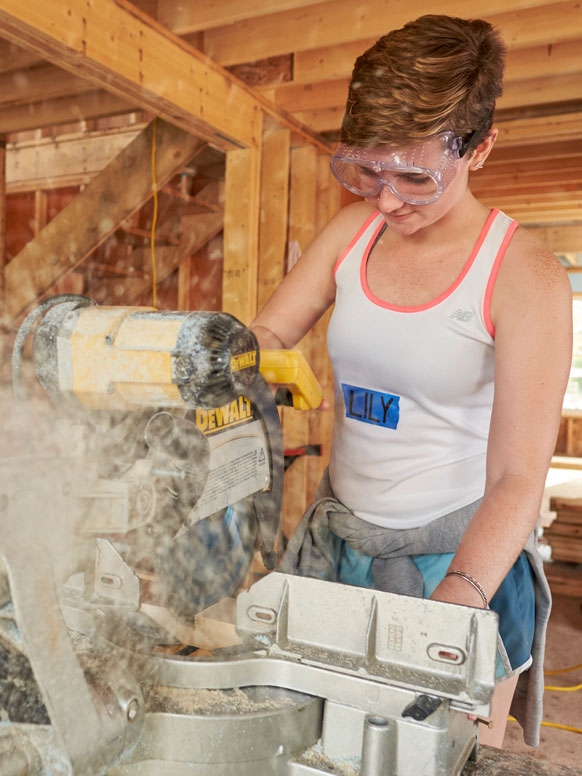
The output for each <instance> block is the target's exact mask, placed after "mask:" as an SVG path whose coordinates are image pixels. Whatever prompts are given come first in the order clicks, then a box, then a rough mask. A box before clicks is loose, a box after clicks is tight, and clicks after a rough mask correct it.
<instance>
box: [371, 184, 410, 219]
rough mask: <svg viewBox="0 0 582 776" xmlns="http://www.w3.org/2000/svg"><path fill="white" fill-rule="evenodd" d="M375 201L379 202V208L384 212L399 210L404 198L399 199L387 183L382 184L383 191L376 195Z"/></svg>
mask: <svg viewBox="0 0 582 776" xmlns="http://www.w3.org/2000/svg"><path fill="white" fill-rule="evenodd" d="M375 201H376V202H377V203H378V209H379V210H380V211H382V212H384V213H391V212H392V211H393V210H398V208H400V207H402V203H403V200H401V199H399V198H398V197H397V196H396V194H394V192H393V191H392V190H391V189H390V188H389V187H388V186H386V185H385V186H382V191H381V192H380V193H379V194H378V195H377V196H376V198H375Z"/></svg>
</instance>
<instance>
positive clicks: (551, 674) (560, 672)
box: [544, 663, 582, 676]
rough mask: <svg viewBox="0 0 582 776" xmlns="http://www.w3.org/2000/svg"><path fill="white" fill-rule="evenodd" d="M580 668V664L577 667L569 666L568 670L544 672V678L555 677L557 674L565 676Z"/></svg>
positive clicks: (581, 665)
mask: <svg viewBox="0 0 582 776" xmlns="http://www.w3.org/2000/svg"><path fill="white" fill-rule="evenodd" d="M579 668H582V663H580V664H579V665H577V666H570V668H558V669H556V670H555V671H544V674H545V675H546V676H556V675H557V674H567V673H568V672H569V671H577V670H578V669H579Z"/></svg>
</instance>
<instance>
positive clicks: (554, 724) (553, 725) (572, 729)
mask: <svg viewBox="0 0 582 776" xmlns="http://www.w3.org/2000/svg"><path fill="white" fill-rule="evenodd" d="M507 719H508V721H509V722H517V720H516V718H515V717H511V716H509V717H508V718H507ZM542 725H543V726H544V727H551V728H558V730H567V731H569V732H570V733H582V730H581V729H580V728H575V727H571V726H570V725H561V724H560V723H559V722H546V721H545V720H543V721H542Z"/></svg>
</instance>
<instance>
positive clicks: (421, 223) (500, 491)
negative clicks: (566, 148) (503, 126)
mask: <svg viewBox="0 0 582 776" xmlns="http://www.w3.org/2000/svg"><path fill="white" fill-rule="evenodd" d="M504 54H505V49H504V45H503V43H502V41H501V39H500V38H499V36H498V34H497V33H496V31H495V30H494V29H493V28H492V27H491V26H490V25H489V24H488V23H487V22H485V21H482V20H473V21H467V20H463V19H458V18H452V17H448V16H440V15H429V16H423V17H421V18H419V19H417V20H416V21H413V22H410V23H409V24H406V25H405V26H404V27H403V28H402V29H399V30H395V31H392V32H390V33H389V34H387V35H385V36H384V37H382V38H381V39H380V40H379V41H378V42H377V43H376V44H375V45H374V46H373V47H372V48H370V49H369V50H368V51H367V52H366V53H365V54H363V55H362V56H361V57H360V58H359V59H358V60H357V61H356V64H355V67H354V71H353V76H352V80H351V85H350V90H349V96H348V101H347V108H346V113H345V117H344V121H343V125H342V132H341V142H340V144H339V146H338V148H337V150H336V152H335V154H334V156H333V158H332V160H331V165H332V170H333V172H334V174H335V176H336V178H337V179H338V180H339V181H340V183H342V184H343V185H344V186H345V187H346V188H348V189H349V190H350V191H352V192H354V193H355V194H357V195H359V196H361V197H362V201H359V202H356V203H354V204H352V205H349V206H348V207H346V208H344V209H343V210H342V211H341V212H340V213H339V214H338V215H337V216H336V217H335V218H333V219H332V220H331V222H330V223H329V224H328V225H327V226H326V227H325V228H324V230H323V231H322V232H321V234H320V235H319V236H318V237H316V239H315V240H314V241H313V242H312V244H311V245H310V246H309V247H308V248H307V249H306V250H305V252H304V254H303V256H302V257H301V259H300V260H299V262H298V263H297V264H296V266H295V267H294V269H293V270H292V271H291V272H290V273H289V274H288V275H287V276H286V278H285V279H284V281H283V282H282V284H281V285H280V286H279V288H278V289H277V290H276V291H275V293H274V294H273V296H272V297H271V299H270V301H269V302H268V303H267V305H266V306H265V308H264V309H263V310H262V311H261V312H260V314H259V315H258V316H257V318H256V319H255V321H254V322H253V324H252V328H253V330H254V331H255V333H256V335H257V337H258V340H259V344H260V345H261V346H262V347H265V348H272V347H276V348H291V347H293V346H294V345H295V344H296V343H297V342H298V341H299V340H300V339H301V338H302V337H303V336H304V335H305V333H306V332H307V331H308V330H309V329H310V328H311V327H312V326H313V325H314V324H315V322H316V321H317V320H318V319H319V318H320V316H321V315H322V314H323V313H324V312H325V311H326V310H327V309H328V308H329V307H330V306H331V305H334V311H333V315H332V318H331V323H330V326H329V331H328V350H329V354H330V357H331V360H332V364H333V368H334V377H335V416H334V438H333V445H332V450H331V455H330V464H329V477H328V478H327V479H326V481H325V482H324V483H323V485H322V488H323V489H322V490H321V491H320V495H321V494H324V495H328V496H333V497H335V499H337V502H338V506H339V507H340V513H341V514H342V515H343V517H341V519H340V520H339V521H336V523H337V524H338V525H340V531H341V525H343V523H344V522H345V520H346V519H347V520H349V519H351V517H352V516H353V519H354V520H355V521H356V523H357V525H358V530H359V531H360V532H363V534H364V535H365V534H366V527H367V528H369V529H370V532H371V535H372V534H373V535H374V537H376V538H377V537H378V535H379V534H382V531H386V532H387V534H386V535H389V536H393V535H394V531H398V532H403V533H402V536H403V537H407V536H408V535H409V534H407V533H406V532H407V531H411V530H412V531H415V533H414V537H415V540H416V538H417V537H418V536H420V537H421V545H420V546H421V550H420V551H419V550H418V546H419V545H418V544H410V545H409V546H410V547H411V548H416V549H412V550H411V552H410V558H409V560H410V559H411V560H412V562H413V564H414V566H415V567H416V569H418V571H419V572H420V575H421V579H422V585H421V591H420V594H421V595H424V596H426V597H429V596H430V597H431V598H434V599H438V600H441V601H448V602H452V603H456V604H463V605H467V606H474V607H482V606H489V605H490V606H491V608H493V609H495V610H496V611H498V613H499V618H500V634H501V639H502V642H503V644H500V655H499V660H498V672H497V681H498V685H497V687H496V690H495V693H494V699H493V710H492V720H493V723H494V725H493V727H492V728H491V729H484V730H483V731H482V734H481V740H482V741H483V742H485V743H489V744H492V745H497V746H501V743H502V741H503V735H504V731H505V724H506V721H507V714H508V711H509V707H510V704H511V701H512V698H513V696H514V692H515V688H516V684H517V679H518V676H519V675H520V674H521V673H523V672H525V671H526V670H527V669H529V668H530V667H531V666H532V657H531V655H532V654H533V658H534V666H533V667H534V668H536V669H537V674H535V677H537V685H536V681H534V682H533V684H532V682H531V681H530V683H529V689H530V694H529V698H528V700H527V707H528V713H529V719H528V720H527V724H526V725H525V728H526V741H527V742H528V743H531V744H533V745H535V744H537V742H538V735H539V722H540V718H541V694H540V693H541V690H542V689H543V681H542V682H540V681H539V679H540V674H539V671H540V670H541V669H542V668H543V642H544V634H545V625H546V622H547V618H548V616H549V606H550V604H549V600H550V599H549V593H548V589H547V583H545V579H544V577H543V568H542V564H541V562H540V561H539V557H536V554H535V553H536V551H535V546H534V542H533V541H532V540H531V537H532V532H533V531H534V529H535V527H536V523H537V521H538V518H539V512H540V502H541V498H542V493H543V489H544V483H545V477H546V473H547V469H548V466H549V463H550V459H551V455H552V452H553V449H554V445H555V440H556V435H557V430H558V425H559V420H560V413H561V406H562V398H563V394H564V391H565V386H566V383H567V379H568V374H569V369H570V363H571V352H572V350H571V347H572V346H571V320H572V300H571V290H570V285H569V282H568V279H567V276H566V273H565V271H564V270H563V268H562V266H561V265H560V263H559V261H558V260H557V258H556V257H555V256H554V255H553V254H552V253H551V252H550V251H548V250H547V249H546V248H545V247H544V246H543V245H542V244H540V243H539V242H537V241H536V240H535V239H534V238H533V237H531V236H530V235H529V234H528V233H527V232H526V231H525V230H524V229H521V228H519V227H518V225H517V224H516V223H515V222H514V221H512V220H511V219H510V218H508V217H507V216H506V215H505V214H504V213H502V212H500V211H499V210H496V209H493V210H490V209H488V208H486V207H485V206H484V205H482V204H481V203H480V202H479V201H478V200H477V199H476V198H475V197H474V196H473V194H472V193H471V190H470V186H469V179H470V173H472V172H473V171H478V170H479V169H480V168H481V167H483V165H484V164H485V162H486V161H487V157H488V156H489V154H490V153H491V150H492V148H493V145H494V142H495V139H496V137H497V130H495V129H492V120H493V111H494V107H495V100H496V98H497V97H498V96H499V95H500V94H501V90H502V77H503V67H504ZM476 174H478V173H476ZM346 512H347V513H348V517H347V518H346V514H345V513H346ZM362 526H363V528H362ZM459 526H461V528H459ZM379 529H380V530H379ZM332 530H334V529H333V528H332ZM378 532H379V533H378ZM388 532H390V533H388ZM443 532H444V533H443ZM350 535H351V534H350ZM443 535H445V536H446V540H443V539H442V537H443ZM410 536H412V534H410ZM344 539H345V537H344ZM451 542H452V546H451ZM404 544H405V545H406V542H404ZM352 545H354V546H352ZM526 545H528V549H527V552H524V548H525V547H526ZM362 546H364V547H365V548H368V551H367V552H363V551H362ZM373 546H375V545H374V544H373V543H372V544H370V543H368V544H366V543H365V542H364V543H363V544H362V543H361V542H360V543H355V544H354V543H353V542H351V540H350V538H349V537H348V539H347V544H346V545H345V546H344V548H343V550H342V552H343V557H344V560H345V550H346V548H347V551H348V554H349V556H350V558H349V560H350V562H349V563H344V572H343V573H342V572H341V571H339V572H338V573H337V576H336V578H337V579H340V580H342V581H346V582H351V583H358V584H369V585H372V586H375V587H378V588H380V589H388V590H390V589H392V590H394V589H395V588H394V586H392V587H391V585H392V583H391V582H390V575H391V573H392V572H391V571H390V569H391V563H392V560H391V558H389V557H388V558H386V557H384V558H383V557H382V552H378V553H377V552H376V551H374V550H370V549H369V548H370V547H373ZM443 547H445V548H446V549H445V551H444V550H443ZM403 552H405V550H404V551H403ZM366 564H367V565H366ZM354 569H356V572H354ZM411 590H412V588H411ZM405 592H406V588H405ZM413 594H416V593H413ZM534 630H536V633H535V639H534ZM532 645H533V646H532ZM520 685H521V682H520ZM532 686H533V688H534V689H537V695H536V693H535V692H534V694H533V696H532V693H531V690H532ZM516 699H517V698H516ZM515 713H518V714H519V713H520V712H519V709H516V710H515ZM523 719H524V717H523V715H522V714H521V715H520V721H522V722H523ZM524 724H525V723H524Z"/></svg>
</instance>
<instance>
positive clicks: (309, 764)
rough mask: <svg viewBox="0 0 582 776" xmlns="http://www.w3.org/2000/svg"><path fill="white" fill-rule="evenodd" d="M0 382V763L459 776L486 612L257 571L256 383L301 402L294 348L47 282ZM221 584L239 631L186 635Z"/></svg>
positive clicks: (275, 420)
mask: <svg viewBox="0 0 582 776" xmlns="http://www.w3.org/2000/svg"><path fill="white" fill-rule="evenodd" d="M31 339H32V342H33V344H32V363H33V366H34V369H33V370H32V371H33V372H34V377H35V381H36V382H35V381H32V383H31V380H30V375H28V374H27V361H26V359H25V358H24V354H25V352H26V348H27V347H28V343H29V341H30V340H31ZM13 380H14V391H15V394H16V397H17V399H18V402H17V403H16V404H14V405H13V404H11V403H10V402H5V408H4V420H5V421H6V423H7V425H8V434H7V435H6V434H5V440H7V439H9V438H10V435H11V434H12V433H15V434H16V437H18V430H19V426H18V423H17V420H18V418H20V417H24V418H25V419H26V434H25V435H24V436H25V437H26V438H27V443H26V444H24V447H23V448H21V449H19V443H16V442H15V443H14V445H13V447H12V448H11V450H10V451H9V454H8V455H6V456H5V458H4V460H0V519H1V525H2V542H1V545H0V773H2V774H3V775H5V776H16V774H31V775H32V774H42V775H43V776H49V774H50V776H53V775H54V776H60V775H61V774H62V775H63V776H69V774H75V776H76V774H81V775H83V776H84V774H109V775H110V776H132V775H133V774H136V776H137V774H139V775H140V776H148V774H151V775H152V776H166V774H167V775H168V776H182V774H184V775H185V774H189V775H190V774H196V775H197V776H198V775H199V776H234V775H235V774H236V776H262V775H263V774H264V775H265V776H270V775H271V774H281V775H283V774H285V775H286V776H295V775H297V776H301V775H303V774H304V775H305V776H307V774H324V773H328V774H329V773H332V774H333V773H336V774H344V775H345V776H351V775H352V774H353V775H354V776H356V775H360V776H424V774H426V776H432V774H434V775H435V776H436V775H437V774H438V775H440V776H455V774H460V773H461V770H462V769H463V767H464V765H465V763H466V761H467V760H468V759H469V758H470V757H473V758H474V757H475V756H476V753H477V749H478V732H477V724H476V722H475V721H474V718H475V717H480V716H484V715H487V714H488V712H489V707H490V699H491V693H492V690H493V685H494V670H495V647H496V635H497V619H496V615H495V614H494V613H492V612H489V611H481V610H474V609H471V608H468V607H461V606H453V605H450V604H443V603H440V602H432V601H424V600H417V599H412V598H405V597H402V596H395V595H391V594H388V593H378V592H376V591H372V590H365V589H361V588H355V587H349V586H344V585H339V584H335V583H329V582H325V581H322V580H318V579H305V578H300V577H290V576H287V575H283V574H280V573H278V572H277V571H276V565H277V559H278V553H279V551H280V545H281V543H282V542H281V537H280V534H279V520H280V512H281V501H282V488H283V472H284V464H283V447H282V439H281V428H280V423H279V415H278V410H277V404H276V401H275V399H274V397H273V393H272V390H271V388H270V387H269V384H270V383H278V384H280V385H284V386H286V387H287V388H288V389H289V391H290V394H291V398H292V401H293V404H294V405H295V406H296V407H299V408H309V407H317V406H318V405H319V403H320V401H321V391H320V389H319V386H318V385H317V383H316V381H315V379H314V377H313V375H312V373H311V370H310V369H309V367H308V366H307V364H306V363H305V360H304V359H303V357H302V356H301V354H300V353H299V352H296V351H291V352H288V351H283V352H282V351H261V352H260V353H259V349H258V347H257V342H256V340H255V338H254V335H253V334H252V332H251V331H250V330H249V329H247V328H246V327H244V326H243V325H242V324H241V323H240V322H239V321H237V320H236V319H235V318H233V317H232V316H230V315H227V314H225V313H205V312H194V313H184V312H160V311H157V310H154V309H150V308H122V307H98V306H96V305H94V304H93V303H92V302H91V301H90V300H89V299H87V298H85V297H78V296H68V295H65V296H61V297H55V298H53V299H49V300H47V301H46V302H44V303H42V304H41V305H40V306H39V307H38V308H36V309H35V310H34V311H33V312H32V313H30V314H29V316H28V317H27V318H26V319H25V321H24V322H23V324H22V326H21V328H20V330H19V332H18V335H17V337H16V341H15V346H14V356H13ZM37 385H40V387H41V390H40V391H37V390H36V388H37ZM47 396H48V398H49V400H50V404H51V408H52V409H51V412H50V413H49V415H48V420H47V413H46V405H47V399H46V398H45V397H47ZM39 405H40V409H39ZM7 408H9V412H10V414H9V415H7V414H6V413H7ZM53 421H54V422H53ZM47 428H48V429H49V431H48V433H46V429H47ZM16 437H15V438H16ZM257 557H260V560H261V562H262V566H263V567H264V570H265V572H268V573H265V575H264V576H263V577H262V578H261V579H259V581H258V582H255V584H252V585H251V586H250V587H248V582H249V579H250V577H249V567H250V565H251V562H252V560H253V558H255V560H256V558H257ZM223 600H230V601H233V600H235V601H236V629H237V632H238V638H237V640H236V642H234V643H233V642H231V643H229V644H225V645H224V646H220V645H219V648H217V649H214V650H213V652H212V653H211V654H209V653H208V652H203V650H200V649H196V647H198V646H200V645H199V643H197V630H196V623H197V621H198V619H199V618H200V617H201V616H202V615H203V614H204V613H205V612H207V611H209V610H210V609H211V608H212V607H213V606H215V605H217V604H219V603H220V602H221V601H223ZM184 634H186V636H184ZM468 715H471V718H470V717H469V716H468Z"/></svg>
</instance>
